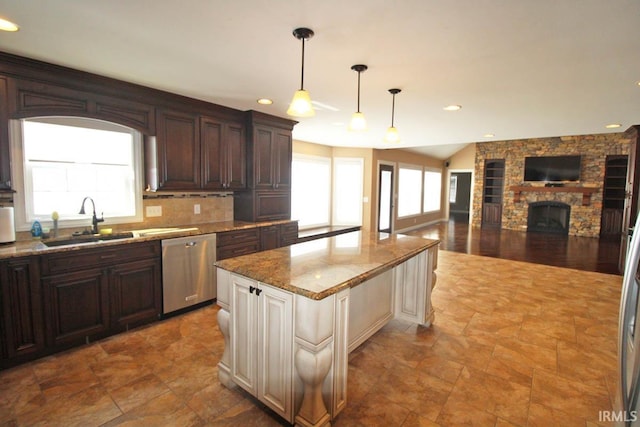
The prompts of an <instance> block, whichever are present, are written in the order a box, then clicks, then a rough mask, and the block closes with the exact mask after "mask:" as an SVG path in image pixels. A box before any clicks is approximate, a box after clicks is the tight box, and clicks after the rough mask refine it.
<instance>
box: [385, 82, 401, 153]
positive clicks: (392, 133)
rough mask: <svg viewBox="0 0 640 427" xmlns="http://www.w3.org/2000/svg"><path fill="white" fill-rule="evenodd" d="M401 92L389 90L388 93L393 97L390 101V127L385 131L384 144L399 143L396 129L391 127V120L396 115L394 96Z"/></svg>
mask: <svg viewBox="0 0 640 427" xmlns="http://www.w3.org/2000/svg"><path fill="white" fill-rule="evenodd" d="M400 92H401V90H400V89H389V93H390V94H391V95H392V96H393V98H392V101H391V126H389V128H388V129H387V133H386V134H385V135H384V140H385V141H386V142H400V134H399V133H398V129H396V127H395V126H394V125H393V119H394V116H395V113H396V111H395V110H396V95H397V94H399V93H400Z"/></svg>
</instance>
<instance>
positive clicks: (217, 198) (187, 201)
mask: <svg viewBox="0 0 640 427" xmlns="http://www.w3.org/2000/svg"><path fill="white" fill-rule="evenodd" d="M143 207H144V212H143V214H144V223H143V225H144V227H139V228H150V227H160V226H163V227H166V226H172V225H187V224H204V223H210V222H219V221H233V194H231V193H219V194H218V193H212V194H182V193H175V194H157V193H156V194H153V195H149V196H145V198H144V199H143ZM158 207H159V208H160V210H161V211H162V215H161V216H148V215H147V214H148V213H152V211H154V210H155V211H157V210H158ZM196 209H199V212H200V213H199V214H197V213H196Z"/></svg>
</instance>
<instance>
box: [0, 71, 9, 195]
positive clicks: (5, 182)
mask: <svg viewBox="0 0 640 427" xmlns="http://www.w3.org/2000/svg"><path fill="white" fill-rule="evenodd" d="M7 97H8V94H7V79H6V78H4V77H0V99H1V100H2V102H0V190H10V189H11V157H9V112H8V110H7V103H6V102H5V100H6V99H7Z"/></svg>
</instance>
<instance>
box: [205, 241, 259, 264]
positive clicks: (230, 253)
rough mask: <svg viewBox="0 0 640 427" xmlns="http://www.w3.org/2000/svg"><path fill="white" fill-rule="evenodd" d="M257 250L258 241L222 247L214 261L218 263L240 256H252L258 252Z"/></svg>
mask: <svg viewBox="0 0 640 427" xmlns="http://www.w3.org/2000/svg"><path fill="white" fill-rule="evenodd" d="M259 250H260V243H259V242H258V241H255V242H250V243H241V244H237V245H229V246H224V247H221V248H218V251H217V253H216V259H217V260H218V261H222V260H223V259H227V258H233V257H236V256H240V255H247V254H253V253H256V252H258V251H259Z"/></svg>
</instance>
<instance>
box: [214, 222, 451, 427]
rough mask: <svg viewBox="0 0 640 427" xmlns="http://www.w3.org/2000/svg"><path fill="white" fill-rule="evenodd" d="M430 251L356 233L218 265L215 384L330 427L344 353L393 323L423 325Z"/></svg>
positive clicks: (342, 390) (343, 387)
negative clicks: (220, 350) (219, 349)
mask: <svg viewBox="0 0 640 427" xmlns="http://www.w3.org/2000/svg"><path fill="white" fill-rule="evenodd" d="M438 244H439V241H438V240H431V239H422V238H418V237H410V236H404V235H397V234H386V233H367V232H360V231H357V232H352V233H346V234H342V235H339V236H334V237H329V238H324V239H318V240H313V241H310V242H305V243H299V244H296V245H292V246H290V247H286V248H279V249H274V250H271V251H266V252H261V253H257V254H252V255H246V256H241V257H237V258H231V259H227V260H224V261H219V262H217V263H216V266H217V267H218V272H217V274H218V279H217V286H218V300H217V303H218V305H219V306H220V310H219V311H218V324H219V327H220V330H221V331H222V334H223V335H224V339H225V350H224V354H223V356H222V359H221V360H220V362H219V364H218V376H219V380H220V382H221V383H222V384H224V385H225V386H227V387H233V386H235V385H238V386H240V387H241V388H243V389H245V390H246V391H248V392H249V393H251V394H252V395H253V396H255V397H256V398H258V399H259V400H260V401H261V402H263V403H264V404H266V405H267V406H268V407H270V408H271V409H272V410H273V411H274V412H276V413H277V414H278V415H280V416H281V417H282V418H284V419H285V420H287V421H288V422H290V423H295V424H296V425H301V426H323V425H329V424H330V422H331V420H333V419H334V418H335V417H336V416H337V415H338V414H339V413H340V411H342V409H344V408H345V406H346V404H347V370H348V366H347V365H348V354H349V352H351V351H352V350H353V349H355V348H356V347H357V346H358V345H360V344H361V343H363V342H364V341H365V340H366V339H368V338H369V337H370V336H371V335H373V334H374V333H375V332H377V331H378V330H379V329H380V328H382V327H383V326H384V325H385V324H386V323H387V322H388V321H389V320H391V319H393V318H394V317H395V318H400V319H404V320H408V321H412V322H415V323H418V324H421V325H424V326H429V325H430V323H431V320H432V318H433V309H432V307H431V290H432V288H433V286H434V285H435V282H436V275H435V272H434V270H435V269H436V267H437V251H438Z"/></svg>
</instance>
